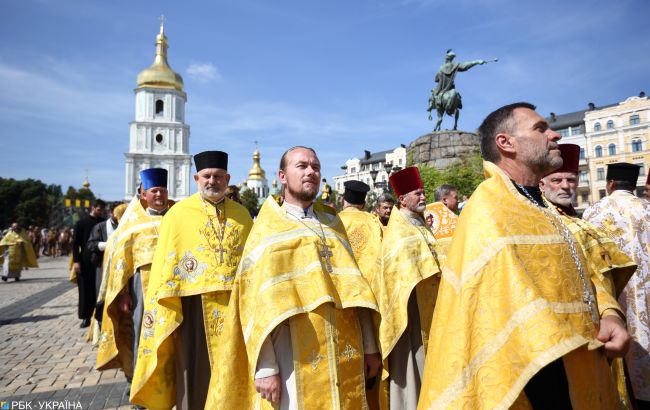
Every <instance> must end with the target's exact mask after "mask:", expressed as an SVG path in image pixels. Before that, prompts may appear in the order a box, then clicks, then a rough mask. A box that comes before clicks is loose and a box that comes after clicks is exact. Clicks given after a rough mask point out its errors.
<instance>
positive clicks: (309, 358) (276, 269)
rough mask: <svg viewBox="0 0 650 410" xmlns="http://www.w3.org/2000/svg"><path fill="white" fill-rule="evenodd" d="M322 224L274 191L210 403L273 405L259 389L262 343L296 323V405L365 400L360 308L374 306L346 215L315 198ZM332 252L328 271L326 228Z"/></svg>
mask: <svg viewBox="0 0 650 410" xmlns="http://www.w3.org/2000/svg"><path fill="white" fill-rule="evenodd" d="M314 211H315V213H316V215H317V217H318V219H319V221H320V222H321V224H322V228H323V231H322V232H321V231H320V229H321V228H320V227H319V225H318V224H316V223H314V222H312V221H309V220H305V221H303V222H304V224H302V223H300V222H298V221H297V220H296V219H294V218H292V217H290V216H288V215H287V213H286V212H285V211H284V210H283V209H281V208H280V207H279V206H278V204H277V203H276V202H275V201H274V200H273V199H272V198H269V199H267V200H266V202H264V205H263V206H262V209H261V210H260V213H259V215H258V217H257V219H256V220H255V225H254V227H253V229H252V231H251V233H250V235H249V237H248V241H247V242H246V247H245V249H244V255H243V257H242V261H241V264H240V266H239V269H238V274H237V279H236V281H235V286H234V287H233V294H232V298H231V302H230V306H229V311H228V314H227V316H226V318H225V320H224V329H225V330H224V333H223V340H224V344H225V345H224V347H223V349H222V350H221V351H220V352H219V356H218V359H217V360H215V361H214V365H213V367H212V378H211V380H210V395H209V397H208V402H207V404H206V408H224V409H231V408H233V409H234V408H242V409H252V408H271V406H270V404H268V402H266V400H263V399H261V398H260V395H259V394H257V393H256V392H255V387H254V385H253V377H254V374H255V370H256V364H257V361H258V357H259V353H260V349H261V346H262V343H263V342H264V340H266V338H267V337H268V336H269V335H270V334H271V332H272V331H273V329H274V328H275V327H276V326H278V325H279V324H280V323H282V322H284V321H285V320H288V321H289V326H290V333H291V340H292V348H293V359H294V372H295V377H296V390H297V395H298V396H297V399H298V403H297V408H299V409H303V408H304V409H319V408H330V409H332V408H334V409H336V408H346V409H348V408H349V409H362V408H366V399H365V392H364V373H363V347H362V346H363V345H362V337H361V329H360V327H359V322H358V318H357V312H356V309H354V308H355V307H365V308H370V309H373V310H377V305H376V302H375V298H374V297H373V295H372V292H371V290H370V286H369V285H368V282H367V281H366V280H365V279H364V277H363V276H362V274H361V272H360V271H359V269H358V267H357V264H356V262H355V260H354V257H353V254H352V249H351V247H350V245H349V243H348V240H347V237H346V234H345V230H344V228H343V224H342V223H341V220H340V219H339V218H338V217H337V216H336V214H335V213H334V211H333V210H332V209H331V208H328V207H326V206H324V205H321V204H318V203H317V204H315V205H314ZM322 234H324V236H325V241H326V244H327V246H328V248H329V251H330V252H331V255H330V257H329V261H330V264H331V267H332V271H331V272H330V273H328V272H327V270H326V262H325V260H324V258H322V257H321V255H320V252H321V250H322V242H321V240H322V239H321V236H322Z"/></svg>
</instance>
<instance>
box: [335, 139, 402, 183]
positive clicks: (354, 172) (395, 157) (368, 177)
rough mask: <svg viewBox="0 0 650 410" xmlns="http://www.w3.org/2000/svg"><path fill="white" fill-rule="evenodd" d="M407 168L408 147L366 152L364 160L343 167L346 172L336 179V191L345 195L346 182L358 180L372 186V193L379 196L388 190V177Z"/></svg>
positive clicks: (350, 161) (353, 159) (352, 161)
mask: <svg viewBox="0 0 650 410" xmlns="http://www.w3.org/2000/svg"><path fill="white" fill-rule="evenodd" d="M404 167H406V147H405V146H404V145H401V146H399V147H397V148H395V149H393V150H387V151H380V152H374V153H372V152H370V151H365V152H364V156H363V157H362V158H352V159H349V160H347V161H346V162H345V165H343V166H341V169H342V170H343V171H344V172H345V173H344V174H343V175H337V176H335V177H334V186H333V187H332V189H334V190H335V191H336V192H337V193H339V194H343V192H344V191H345V187H344V186H343V184H344V183H345V182H346V181H351V180H357V181H361V182H365V183H366V184H368V185H369V186H370V189H371V192H374V193H375V194H377V195H379V194H381V193H382V192H384V190H386V191H387V190H388V176H389V175H390V174H391V173H392V172H395V171H396V170H399V169H402V168H404Z"/></svg>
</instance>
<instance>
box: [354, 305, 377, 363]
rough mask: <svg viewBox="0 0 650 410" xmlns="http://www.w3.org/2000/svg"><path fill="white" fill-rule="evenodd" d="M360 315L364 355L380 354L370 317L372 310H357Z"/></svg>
mask: <svg viewBox="0 0 650 410" xmlns="http://www.w3.org/2000/svg"><path fill="white" fill-rule="evenodd" d="M357 314H358V315H359V324H360V325H361V335H362V336H363V354H373V353H378V352H379V349H378V348H377V341H376V340H375V332H374V330H373V325H372V318H371V317H370V310H369V309H366V308H360V307H358V308H357Z"/></svg>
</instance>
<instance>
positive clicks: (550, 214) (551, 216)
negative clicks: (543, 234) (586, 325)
mask: <svg viewBox="0 0 650 410" xmlns="http://www.w3.org/2000/svg"><path fill="white" fill-rule="evenodd" d="M515 184H516V185H517V187H519V189H520V190H521V191H522V192H523V193H524V194H525V195H526V197H527V198H528V199H529V200H531V201H532V202H533V203H534V204H535V205H536V206H537V207H538V208H539V209H540V210H541V211H542V213H543V214H544V216H545V217H546V219H548V220H549V222H551V225H553V227H554V228H555V230H556V231H558V233H559V234H560V236H562V239H564V242H566V243H567V244H568V245H569V249H570V251H571V258H572V259H573V263H574V264H575V265H576V268H577V269H578V274H579V275H580V281H581V282H582V301H583V302H584V303H585V304H586V305H587V307H588V308H589V312H590V313H591V320H592V321H593V322H594V325H595V326H596V328H599V323H600V315H599V314H598V310H597V309H596V299H595V298H594V295H593V293H592V291H591V287H590V286H589V282H588V281H587V278H586V276H585V272H584V269H583V268H582V263H581V262H580V257H579V256H578V250H577V247H576V243H575V240H574V238H573V235H572V234H571V232H569V228H568V227H567V226H566V225H565V224H564V223H563V222H562V219H561V218H560V215H558V214H557V211H555V207H552V206H551V207H548V208H544V207H542V206H541V205H540V204H538V203H537V201H536V200H535V199H534V198H533V196H532V195H531V194H530V193H529V192H528V190H527V189H526V188H525V187H524V186H523V185H521V184H518V183H516V182H515Z"/></svg>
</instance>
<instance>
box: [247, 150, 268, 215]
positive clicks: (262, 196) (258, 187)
mask: <svg viewBox="0 0 650 410" xmlns="http://www.w3.org/2000/svg"><path fill="white" fill-rule="evenodd" d="M242 185H243V186H242V189H244V190H245V189H250V190H251V191H253V192H254V193H255V195H257V203H258V204H262V203H263V202H264V201H265V200H266V198H267V197H268V196H269V184H268V182H267V181H266V172H264V170H263V169H262V166H261V165H260V150H259V149H258V148H257V147H255V152H253V167H252V168H251V170H250V171H249V172H248V178H247V179H246V180H245V181H244V183H243V184H242Z"/></svg>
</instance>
